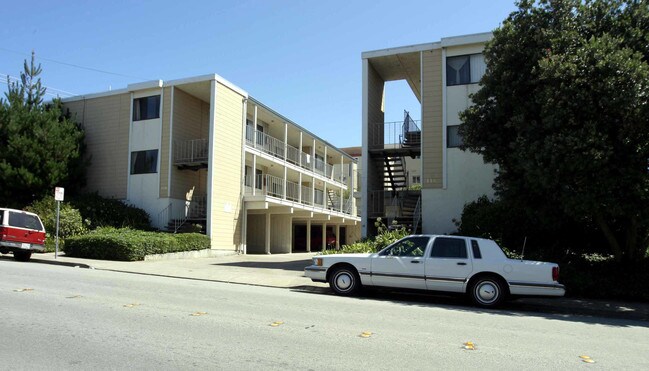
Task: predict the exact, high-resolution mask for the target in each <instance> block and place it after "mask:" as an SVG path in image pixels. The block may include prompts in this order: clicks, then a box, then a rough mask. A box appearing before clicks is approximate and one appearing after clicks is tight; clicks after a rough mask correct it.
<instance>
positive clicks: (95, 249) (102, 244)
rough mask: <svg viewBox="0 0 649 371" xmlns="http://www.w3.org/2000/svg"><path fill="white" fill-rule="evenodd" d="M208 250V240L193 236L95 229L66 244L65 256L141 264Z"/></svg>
mask: <svg viewBox="0 0 649 371" xmlns="http://www.w3.org/2000/svg"><path fill="white" fill-rule="evenodd" d="M209 247H210V239H209V237H207V236H205V235H202V234H196V233H184V234H169V233H162V232H146V231H138V230H133V229H129V228H120V229H116V228H112V227H103V228H98V229H97V230H95V231H92V232H90V233H88V234H85V235H80V236H73V237H70V238H68V239H67V240H66V242H65V246H64V251H65V254H66V255H68V256H73V257H77V258H87V259H100V260H122V261H134V260H144V256H146V255H150V254H165V253H172V252H180V251H194V250H203V249H208V248H209Z"/></svg>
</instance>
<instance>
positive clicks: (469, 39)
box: [441, 32, 493, 48]
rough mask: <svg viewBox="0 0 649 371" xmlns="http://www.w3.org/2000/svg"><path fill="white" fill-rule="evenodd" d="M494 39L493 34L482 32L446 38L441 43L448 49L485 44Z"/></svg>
mask: <svg viewBox="0 0 649 371" xmlns="http://www.w3.org/2000/svg"><path fill="white" fill-rule="evenodd" d="M491 38H493V33H491V32H481V33H474V34H468V35H460V36H451V37H444V38H442V41H441V44H442V45H441V46H442V47H443V48H447V47H449V46H458V45H468V44H484V43H486V42H487V41H489V40H491Z"/></svg>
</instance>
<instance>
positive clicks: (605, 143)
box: [460, 0, 649, 260]
mask: <svg viewBox="0 0 649 371" xmlns="http://www.w3.org/2000/svg"><path fill="white" fill-rule="evenodd" d="M517 6H518V10H517V11H515V12H513V13H512V14H511V15H510V16H509V17H508V18H507V19H506V20H505V21H504V23H503V24H502V26H501V27H499V28H498V29H496V30H495V31H494V37H493V39H492V40H491V41H490V42H489V43H488V44H487V46H486V49H485V58H486V61H487V72H486V74H485V76H484V77H483V79H482V80H481V85H482V86H481V89H480V90H479V91H478V92H477V93H476V94H475V95H474V96H473V97H472V99H473V102H474V105H473V106H472V107H471V108H469V109H468V110H466V111H465V112H463V113H462V119H463V121H464V123H465V125H463V126H462V127H461V129H460V134H461V135H462V136H463V137H464V143H465V144H464V148H465V149H469V150H471V151H473V152H477V153H480V154H482V155H483V157H484V159H485V161H488V162H492V163H496V164H498V165H499V172H498V175H497V177H496V180H495V184H494V188H495V189H496V191H497V194H498V196H499V197H501V198H503V199H506V200H508V201H513V202H510V204H517V205H520V206H521V207H522V208H524V209H525V210H526V212H527V213H528V215H531V216H532V217H533V218H534V219H535V220H538V221H539V223H541V224H545V225H551V224H557V223H562V222H563V221H565V220H569V221H570V222H574V221H576V222H578V223H580V224H581V225H583V226H590V227H596V228H597V229H598V230H599V231H600V232H601V233H602V236H603V238H604V240H605V241H606V245H608V247H609V249H610V252H611V253H612V254H614V256H615V257H616V259H618V260H632V259H635V258H641V257H643V256H644V253H645V251H646V250H647V244H648V242H649V238H648V237H649V171H648V170H649V162H648V159H649V4H648V3H647V1H645V0H592V1H578V0H561V1H559V0H557V1H551V0H542V1H538V2H536V1H530V0H523V1H520V2H519V3H517ZM586 229H587V228H586Z"/></svg>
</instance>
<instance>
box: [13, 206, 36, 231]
mask: <svg viewBox="0 0 649 371" xmlns="http://www.w3.org/2000/svg"><path fill="white" fill-rule="evenodd" d="M9 226H11V227H16V228H27V229H34V230H37V231H40V230H42V229H43V225H42V224H41V222H40V220H38V218H37V217H35V216H34V215H29V214H25V213H17V212H14V211H10V212H9Z"/></svg>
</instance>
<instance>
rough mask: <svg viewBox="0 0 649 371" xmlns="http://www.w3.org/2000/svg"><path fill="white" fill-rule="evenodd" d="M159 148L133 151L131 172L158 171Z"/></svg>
mask: <svg viewBox="0 0 649 371" xmlns="http://www.w3.org/2000/svg"><path fill="white" fill-rule="evenodd" d="M157 169H158V150H157V149H152V150H149V151H136V152H131V174H151V173H157V172H158V170H157Z"/></svg>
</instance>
